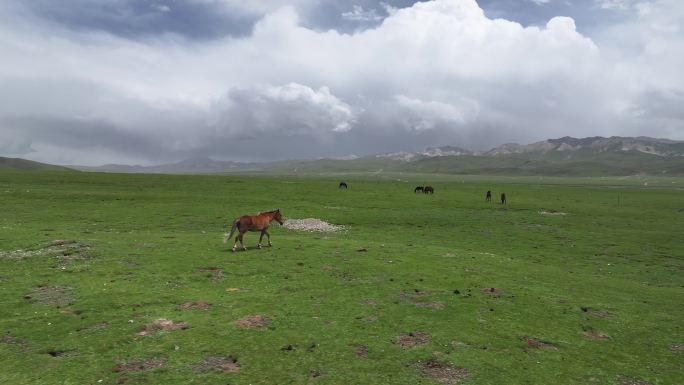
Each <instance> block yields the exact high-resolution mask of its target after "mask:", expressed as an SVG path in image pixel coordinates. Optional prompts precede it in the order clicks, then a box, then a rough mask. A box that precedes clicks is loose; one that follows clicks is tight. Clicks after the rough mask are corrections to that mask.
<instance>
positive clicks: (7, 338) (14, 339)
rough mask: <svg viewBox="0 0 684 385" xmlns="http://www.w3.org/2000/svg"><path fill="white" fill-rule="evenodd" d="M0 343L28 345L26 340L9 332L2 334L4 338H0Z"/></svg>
mask: <svg viewBox="0 0 684 385" xmlns="http://www.w3.org/2000/svg"><path fill="white" fill-rule="evenodd" d="M0 343H3V344H7V345H26V341H25V340H23V339H21V338H17V337H12V336H11V335H9V334H6V335H4V336H2V338H0Z"/></svg>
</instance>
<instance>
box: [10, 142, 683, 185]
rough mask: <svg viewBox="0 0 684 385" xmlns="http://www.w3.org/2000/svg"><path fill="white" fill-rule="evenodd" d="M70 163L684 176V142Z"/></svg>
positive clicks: (15, 162)
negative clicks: (267, 158)
mask: <svg viewBox="0 0 684 385" xmlns="http://www.w3.org/2000/svg"><path fill="white" fill-rule="evenodd" d="M3 167H4V168H22V169H38V168H46V167H47V168H50V167H60V166H51V165H45V164H41V163H37V162H31V161H26V160H21V159H12V158H1V157H0V168H3ZM68 167H70V168H72V169H76V170H81V171H96V172H119V173H164V174H224V173H233V172H287V173H325V172H369V171H371V172H377V171H379V170H383V171H403V172H423V173H444V174H472V175H557V176H624V175H677V176H684V141H675V140H669V139H655V138H649V137H643V136H642V137H617V136H614V137H610V138H605V137H600V136H596V137H589V138H572V137H563V138H559V139H548V140H544V141H540V142H535V143H531V144H517V143H506V144H503V145H500V146H498V147H495V148H492V149H490V150H486V151H475V150H468V149H464V148H461V147H455V146H443V147H430V148H427V149H425V150H423V151H416V152H395V153H386V154H376V155H366V156H356V155H349V156H344V157H338V158H322V159H315V160H289V161H278V162H268V163H242V162H233V161H223V160H214V159H211V158H206V157H199V158H190V159H186V160H183V161H180V162H176V163H169V164H162V165H156V166H131V165H117V164H108V165H104V166H98V167H87V166H68ZM62 169H63V168H62Z"/></svg>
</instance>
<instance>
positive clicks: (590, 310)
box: [580, 306, 613, 318]
mask: <svg viewBox="0 0 684 385" xmlns="http://www.w3.org/2000/svg"><path fill="white" fill-rule="evenodd" d="M580 309H581V310H582V311H583V312H584V313H587V314H589V315H592V316H594V317H600V318H611V317H612V316H613V313H611V312H609V311H608V310H599V309H593V308H590V307H586V306H582V307H580Z"/></svg>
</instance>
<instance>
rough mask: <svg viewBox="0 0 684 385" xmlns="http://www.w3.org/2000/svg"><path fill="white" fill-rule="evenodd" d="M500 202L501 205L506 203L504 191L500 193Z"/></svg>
mask: <svg viewBox="0 0 684 385" xmlns="http://www.w3.org/2000/svg"><path fill="white" fill-rule="evenodd" d="M501 204H502V205H505V204H506V193H505V192H503V193H501Z"/></svg>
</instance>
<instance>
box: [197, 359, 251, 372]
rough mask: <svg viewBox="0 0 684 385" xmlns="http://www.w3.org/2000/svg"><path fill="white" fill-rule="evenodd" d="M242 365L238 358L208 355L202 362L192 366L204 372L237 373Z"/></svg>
mask: <svg viewBox="0 0 684 385" xmlns="http://www.w3.org/2000/svg"><path fill="white" fill-rule="evenodd" d="M241 368H242V365H240V364H239V363H238V360H237V358H234V357H231V356H228V357H207V358H205V359H204V360H203V361H202V362H200V363H198V364H195V365H193V366H192V369H193V370H194V371H195V372H196V373H202V372H211V371H214V372H223V373H236V372H239V371H240V369H241Z"/></svg>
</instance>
